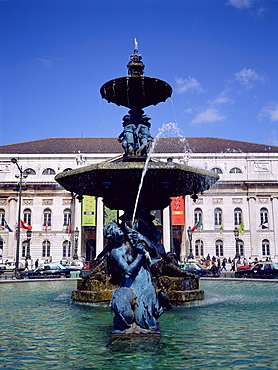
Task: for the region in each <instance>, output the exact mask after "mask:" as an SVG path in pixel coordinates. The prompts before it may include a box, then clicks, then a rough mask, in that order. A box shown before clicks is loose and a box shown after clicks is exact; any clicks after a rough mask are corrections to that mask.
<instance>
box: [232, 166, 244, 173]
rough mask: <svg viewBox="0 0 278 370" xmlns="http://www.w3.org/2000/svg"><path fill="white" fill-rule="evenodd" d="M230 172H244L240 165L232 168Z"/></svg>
mask: <svg viewBox="0 0 278 370" xmlns="http://www.w3.org/2000/svg"><path fill="white" fill-rule="evenodd" d="M230 173H242V171H241V169H240V168H238V167H234V168H232V169H231V170H230Z"/></svg>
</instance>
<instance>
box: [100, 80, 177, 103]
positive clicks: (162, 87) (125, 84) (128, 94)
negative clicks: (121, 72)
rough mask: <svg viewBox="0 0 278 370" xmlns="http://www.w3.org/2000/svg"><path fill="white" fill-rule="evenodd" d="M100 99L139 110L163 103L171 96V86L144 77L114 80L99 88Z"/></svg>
mask: <svg viewBox="0 0 278 370" xmlns="http://www.w3.org/2000/svg"><path fill="white" fill-rule="evenodd" d="M100 93H101V96H102V98H104V99H106V100H107V101H108V102H109V103H111V102H112V103H115V104H117V105H122V106H124V107H127V108H131V109H136V108H137V109H141V108H144V107H148V106H149V105H156V104H158V103H160V102H163V101H165V100H166V99H167V98H169V97H170V96H171V94H172V88H171V86H170V85H169V84H168V83H167V82H165V81H162V80H159V79H157V78H153V77H146V76H126V77H119V78H115V79H114V80H110V81H108V82H106V83H105V84H103V85H102V86H101V88H100Z"/></svg>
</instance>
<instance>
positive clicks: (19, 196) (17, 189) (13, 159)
mask: <svg viewBox="0 0 278 370" xmlns="http://www.w3.org/2000/svg"><path fill="white" fill-rule="evenodd" d="M11 162H12V163H14V164H15V165H16V166H17V168H18V170H19V175H15V177H17V178H18V179H19V182H18V184H17V186H16V187H15V188H14V189H13V190H15V191H18V218H17V238H16V255H15V276H16V275H17V272H18V264H19V244H20V219H21V197H22V190H27V187H26V186H24V187H23V186H22V179H23V178H26V177H27V176H28V175H26V174H23V171H22V166H20V165H19V164H18V162H17V159H16V158H12V159H11Z"/></svg>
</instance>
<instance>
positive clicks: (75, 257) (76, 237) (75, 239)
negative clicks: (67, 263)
mask: <svg viewBox="0 0 278 370" xmlns="http://www.w3.org/2000/svg"><path fill="white" fill-rule="evenodd" d="M78 236H79V230H78V227H76V229H75V230H74V254H73V257H72V258H73V259H74V260H78V254H77V246H78Z"/></svg>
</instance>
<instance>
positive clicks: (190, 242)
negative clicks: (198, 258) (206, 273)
mask: <svg viewBox="0 0 278 370" xmlns="http://www.w3.org/2000/svg"><path fill="white" fill-rule="evenodd" d="M192 232H193V231H192V229H191V227H190V226H189V227H188V230H187V235H188V240H189V255H188V257H187V260H189V259H193V258H194V256H193V253H192Z"/></svg>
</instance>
